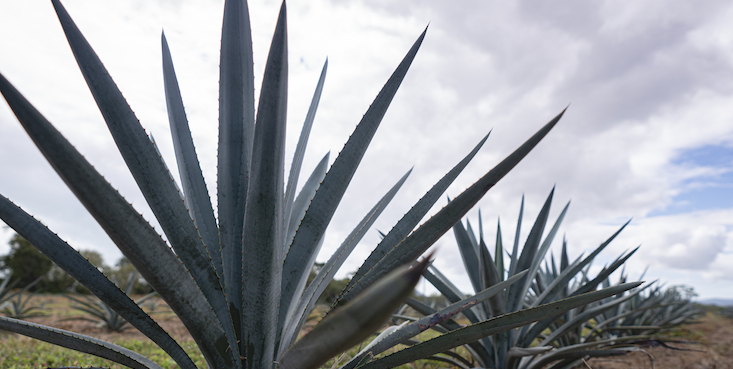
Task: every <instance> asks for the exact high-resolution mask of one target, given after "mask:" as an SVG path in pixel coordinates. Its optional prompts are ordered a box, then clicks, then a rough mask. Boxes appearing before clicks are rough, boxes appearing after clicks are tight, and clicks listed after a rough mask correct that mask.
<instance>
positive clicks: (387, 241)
mask: <svg viewBox="0 0 733 369" xmlns="http://www.w3.org/2000/svg"><path fill="white" fill-rule="evenodd" d="M490 134H491V132H489V133H488V134H487V135H486V136H484V138H483V139H481V140H480V141H479V143H478V144H477V145H476V146H475V147H474V148H473V150H471V152H470V153H468V155H466V157H464V158H463V159H462V160H461V161H460V162H458V164H456V165H455V166H454V167H453V168H452V169H451V170H450V171H449V172H448V173H446V174H445V175H444V176H443V178H441V179H440V180H439V181H438V182H437V183H435V184H434V185H433V187H431V188H430V190H428V192H426V193H425V195H423V197H422V198H420V200H418V202H417V203H416V204H415V205H414V206H413V207H412V208H411V209H410V211H408V212H407V213H406V214H405V215H404V216H403V217H402V218H401V219H400V221H399V222H397V224H396V225H395V226H394V227H392V229H391V230H390V231H389V233H388V234H387V235H384V236H383V237H382V241H380V242H379V244H378V245H377V247H376V248H375V249H374V251H372V253H371V254H370V255H369V257H368V258H367V259H366V260H364V263H362V265H361V266H360V267H359V270H357V271H356V273H355V274H354V277H352V278H351V281H349V283H348V284H347V286H346V288H344V291H349V289H351V287H353V285H354V284H356V283H357V282H358V281H359V280H360V279H361V278H362V277H363V276H364V275H365V274H366V273H367V272H368V271H369V270H370V269H372V268H373V267H374V266H375V265H376V264H377V263H378V262H379V260H382V258H383V257H384V255H387V253H388V252H389V251H391V250H392V249H393V248H394V246H395V245H397V244H398V243H399V242H400V241H401V240H403V239H404V238H405V237H407V235H408V234H410V232H411V231H412V230H413V229H414V228H415V226H416V225H417V224H418V223H419V222H420V220H421V219H422V218H423V217H424V216H425V214H427V212H428V211H429V210H430V208H432V207H433V205H434V204H435V202H436V201H438V199H439V198H440V196H441V195H442V194H443V193H444V192H445V190H446V189H447V188H448V186H450V184H451V183H453V181H454V180H455V179H456V177H458V174H460V173H461V172H462V171H463V169H464V168H465V167H466V165H468V163H469V162H470V161H471V160H472V159H473V157H474V156H476V153H478V150H479V149H481V147H482V146H483V145H484V143H485V142H486V140H487V139H488V138H489V135H490ZM344 294H345V292H342V293H341V295H340V296H339V297H338V299H337V301H339V300H341V299H342V298H343V296H344Z"/></svg>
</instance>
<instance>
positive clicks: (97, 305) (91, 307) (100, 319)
mask: <svg viewBox="0 0 733 369" xmlns="http://www.w3.org/2000/svg"><path fill="white" fill-rule="evenodd" d="M138 278H139V274H138V273H137V271H133V272H132V273H130V275H129V276H128V278H127V284H126V285H125V289H124V291H125V293H126V294H127V295H128V296H129V295H131V294H132V291H133V288H134V286H135V284H136V283H137V280H138ZM110 280H112V282H115V284H117V283H116V280H115V278H114V277H111V278H110ZM157 296H158V294H157V293H155V292H151V293H149V294H147V295H145V296H143V297H141V298H139V299H137V300H135V303H137V304H138V305H140V306H145V304H146V303H147V302H150V301H152V300H151V299H153V298H154V297H157ZM64 297H66V298H67V299H69V300H71V301H72V302H74V303H75V304H73V305H72V308H73V309H75V310H77V311H80V312H82V313H84V314H85V315H82V316H74V317H71V318H66V319H63V320H84V321H88V322H93V323H97V328H106V329H107V330H108V331H110V332H122V331H124V330H125V329H127V328H130V325H129V323H128V322H127V320H125V319H124V318H123V317H122V316H120V314H118V313H117V312H116V311H115V310H114V309H112V308H111V307H110V306H109V305H107V304H105V303H104V302H103V301H101V300H100V299H98V298H96V297H92V296H88V295H77V296H73V295H69V294H67V295H64ZM155 308H156V305H153V307H152V310H155ZM150 313H152V312H151V311H149V312H148V314H150Z"/></svg>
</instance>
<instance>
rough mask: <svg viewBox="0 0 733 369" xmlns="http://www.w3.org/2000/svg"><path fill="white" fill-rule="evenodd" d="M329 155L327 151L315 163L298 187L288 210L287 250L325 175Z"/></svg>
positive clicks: (285, 248)
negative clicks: (306, 177)
mask: <svg viewBox="0 0 733 369" xmlns="http://www.w3.org/2000/svg"><path fill="white" fill-rule="evenodd" d="M330 155H331V153H330V152H328V153H326V155H324V156H323V159H321V161H320V162H319V163H318V165H316V168H315V169H314V170H313V172H312V173H311V175H310V177H308V180H307V181H305V184H304V185H303V188H301V189H300V193H298V197H296V198H295V202H294V203H293V207H292V209H291V212H290V220H289V221H290V223H289V224H288V237H287V238H286V239H285V245H284V250H287V247H289V246H290V243H292V242H293V237H295V232H296V231H297V230H298V226H299V225H300V221H301V220H303V216H305V212H306V210H308V206H309V205H310V203H311V201H312V200H313V196H315V195H316V191H317V190H318V187H319V186H320V185H321V181H323V177H325V176H326V171H327V170H328V158H329V156H330Z"/></svg>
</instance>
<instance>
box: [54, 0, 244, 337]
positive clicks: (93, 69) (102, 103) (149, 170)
mask: <svg viewBox="0 0 733 369" xmlns="http://www.w3.org/2000/svg"><path fill="white" fill-rule="evenodd" d="M53 5H54V8H55V9H56V12H57V15H58V18H59V21H60V22H61V25H62V27H63V28H64V33H65V34H66V38H67V40H68V41H69V45H70V46H71V49H72V51H73V53H74V57H75V58H76V61H77V64H78V65H79V68H80V69H81V72H82V74H83V75H84V78H85V80H86V81H87V85H88V86H89V89H90V91H91V92H92V96H94V99H95V101H96V102H97V106H98V107H99V110H100V112H101V113H102V116H103V117H104V119H105V121H106V122H107V127H109V130H110V132H111V133H112V137H113V138H114V140H115V143H116V144H117V147H118V149H119V151H120V153H121V154H122V157H123V159H125V163H126V164H127V166H128V168H129V169H130V172H131V173H132V175H133V177H135V182H137V185H138V187H139V188H140V191H141V192H142V193H143V196H144V197H145V199H146V201H147V203H148V205H149V206H150V209H151V210H152V211H153V213H154V214H155V216H156V218H157V219H158V222H159V223H160V225H161V228H163V230H164V231H165V233H166V236H167V237H168V241H169V242H170V243H171V246H173V249H174V250H175V251H176V254H177V256H178V257H180V258H181V260H182V261H183V263H184V264H185V265H186V267H187V269H188V271H189V272H190V273H191V276H192V277H193V279H194V280H195V281H196V283H197V284H198V285H199V286H200V288H201V291H202V292H203V293H204V296H206V299H207V300H208V303H209V304H211V307H212V308H213V309H214V312H215V314H216V315H217V318H218V319H219V320H220V321H221V325H222V326H228V325H230V324H231V318H230V316H229V314H227V312H228V308H227V304H226V301H225V298H224V293H223V292H222V285H221V283H220V282H219V279H218V277H217V275H216V271H215V269H214V266H213V264H212V262H211V258H210V257H209V256H208V254H207V253H206V251H205V248H204V247H203V242H202V240H201V236H199V233H198V230H197V229H196V226H195V224H194V223H193V221H192V219H191V217H190V215H189V213H188V210H187V209H186V206H185V204H184V202H183V201H181V196H180V194H179V192H178V189H177V186H176V185H175V182H174V181H172V180H171V179H172V177H171V176H170V173H169V172H168V170H167V167H166V165H165V163H164V162H163V160H162V157H161V156H160V154H159V153H158V151H157V149H156V148H155V147H154V145H153V144H152V143H151V142H150V139H149V138H148V135H147V134H146V133H145V130H144V129H143V128H142V126H141V125H140V122H138V120H137V118H136V117H135V114H134V113H133V112H132V109H131V108H130V106H129V105H128V104H127V102H126V101H125V98H124V97H123V96H122V93H120V91H119V89H118V88H117V86H116V85H115V83H114V81H113V80H112V78H111V77H110V76H109V74H108V73H107V70H106V69H105V68H104V66H103V65H102V62H101V61H100V60H99V57H98V56H97V55H96V53H95V52H94V50H92V48H91V46H90V45H89V43H88V42H87V41H86V39H85V38H84V36H83V35H82V34H81V32H80V31H79V29H78V28H77V27H76V25H75V24H74V22H73V21H72V19H71V17H70V16H69V14H68V13H67V12H66V10H65V9H64V8H63V6H62V5H61V3H59V2H58V1H57V0H54V1H53ZM225 332H227V331H225ZM228 340H229V342H230V343H233V342H234V341H235V339H234V337H233V336H231V335H230V336H229V337H228Z"/></svg>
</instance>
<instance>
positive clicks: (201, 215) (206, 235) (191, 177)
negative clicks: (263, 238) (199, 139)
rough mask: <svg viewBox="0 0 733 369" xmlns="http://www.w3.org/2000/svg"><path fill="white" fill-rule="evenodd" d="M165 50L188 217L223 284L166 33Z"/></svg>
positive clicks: (204, 191) (169, 101)
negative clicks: (194, 226) (192, 222)
mask: <svg viewBox="0 0 733 369" xmlns="http://www.w3.org/2000/svg"><path fill="white" fill-rule="evenodd" d="M160 39H161V44H162V48H163V81H164V84H165V101H166V106H167V107H168V121H169V123H170V127H171V136H172V137H173V149H174V150H175V153H176V159H177V160H176V163H177V164H178V172H180V174H181V183H182V185H183V193H184V194H185V197H184V199H185V203H186V206H187V207H188V211H189V214H190V215H191V218H192V219H193V221H194V224H195V225H196V227H197V228H198V231H199V234H200V235H201V239H202V240H203V246H204V247H205V248H206V249H205V251H206V253H207V254H208V255H209V257H210V258H211V259H212V262H213V264H214V267H215V269H216V273H217V276H218V277H219V280H220V282H221V283H222V284H223V280H222V278H223V275H224V270H223V267H222V264H221V251H220V250H219V228H218V227H217V226H216V218H215V217H214V208H213V207H212V206H211V200H210V199H209V192H208V190H207V189H206V182H204V175H203V173H202V172H201V166H200V165H199V161H198V157H197V156H196V148H195V147H194V144H193V138H192V137H191V130H190V129H189V127H188V120H187V119H186V112H185V110H184V109H183V99H182V98H181V91H180V90H179V88H178V79H177V78H176V72H175V70H174V69H173V60H172V59H171V52H170V50H169V48H168V42H167V40H166V39H165V34H161V35H160Z"/></svg>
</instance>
